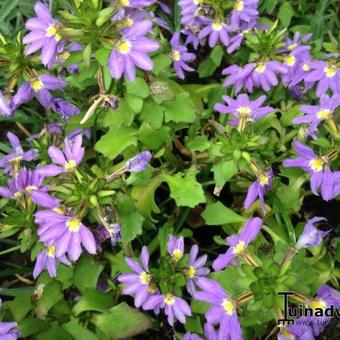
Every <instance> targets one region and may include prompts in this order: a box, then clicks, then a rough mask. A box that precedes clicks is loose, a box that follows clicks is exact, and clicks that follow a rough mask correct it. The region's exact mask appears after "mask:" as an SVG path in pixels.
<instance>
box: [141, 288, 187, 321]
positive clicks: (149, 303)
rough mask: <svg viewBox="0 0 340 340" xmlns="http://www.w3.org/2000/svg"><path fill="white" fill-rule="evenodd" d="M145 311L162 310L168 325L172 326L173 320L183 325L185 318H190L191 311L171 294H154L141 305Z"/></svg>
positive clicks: (182, 300) (185, 303) (182, 301)
mask: <svg viewBox="0 0 340 340" xmlns="http://www.w3.org/2000/svg"><path fill="white" fill-rule="evenodd" d="M143 309H145V310H155V311H158V310H159V309H164V312H165V314H166V315H167V317H168V323H169V325H170V326H173V325H174V323H175V320H176V319H177V320H178V321H179V322H181V323H183V324H185V322H186V316H191V315H192V314H191V309H190V306H189V305H188V303H187V302H186V301H185V300H184V299H182V298H180V297H178V296H174V295H173V294H171V293H166V294H159V293H158V294H155V295H152V296H150V297H149V298H148V299H147V300H146V302H145V303H144V305H143Z"/></svg>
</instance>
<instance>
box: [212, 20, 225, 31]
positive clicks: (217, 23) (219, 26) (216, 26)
mask: <svg viewBox="0 0 340 340" xmlns="http://www.w3.org/2000/svg"><path fill="white" fill-rule="evenodd" d="M211 27H212V29H213V30H214V31H217V32H219V31H220V30H221V29H222V28H223V25H222V23H221V21H219V20H218V21H214V23H213V24H212V25H211Z"/></svg>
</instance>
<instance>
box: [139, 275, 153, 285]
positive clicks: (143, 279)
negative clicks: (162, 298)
mask: <svg viewBox="0 0 340 340" xmlns="http://www.w3.org/2000/svg"><path fill="white" fill-rule="evenodd" d="M139 281H140V282H141V283H142V284H143V285H147V284H148V283H149V282H150V281H151V275H150V274H148V273H147V272H142V273H141V274H140V275H139Z"/></svg>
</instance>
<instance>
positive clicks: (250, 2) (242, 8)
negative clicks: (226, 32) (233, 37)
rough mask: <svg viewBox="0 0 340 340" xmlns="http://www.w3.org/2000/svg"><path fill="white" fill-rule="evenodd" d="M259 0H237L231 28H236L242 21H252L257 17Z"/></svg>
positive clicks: (232, 13)
mask: <svg viewBox="0 0 340 340" xmlns="http://www.w3.org/2000/svg"><path fill="white" fill-rule="evenodd" d="M257 6H258V0H236V2H235V4H234V9H233V11H232V12H231V20H230V21H231V28H232V29H233V30H236V29H238V28H239V26H240V23H241V22H250V21H252V20H254V19H256V18H257V16H258V14H259V13H258V11H257Z"/></svg>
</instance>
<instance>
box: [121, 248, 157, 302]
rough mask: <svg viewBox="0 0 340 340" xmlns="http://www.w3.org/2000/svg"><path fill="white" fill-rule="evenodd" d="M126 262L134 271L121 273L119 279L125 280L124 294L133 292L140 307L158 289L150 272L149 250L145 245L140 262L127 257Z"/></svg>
mask: <svg viewBox="0 0 340 340" xmlns="http://www.w3.org/2000/svg"><path fill="white" fill-rule="evenodd" d="M125 261H126V263H127V264H128V266H129V267H130V268H131V269H132V270H133V273H127V274H121V275H120V276H119V277H118V281H120V282H124V283H125V287H124V289H123V292H124V294H133V295H134V296H135V306H136V307H137V308H138V307H140V306H142V305H143V304H144V302H145V301H146V300H147V298H148V297H149V296H151V295H152V294H154V293H155V292H156V290H157V288H156V285H155V283H154V282H153V281H152V276H151V274H150V272H149V252H148V248H147V247H146V246H144V247H143V248H142V252H141V254H140V263H141V265H140V263H138V262H137V261H135V260H133V259H131V258H128V257H126V258H125Z"/></svg>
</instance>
